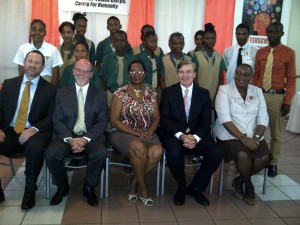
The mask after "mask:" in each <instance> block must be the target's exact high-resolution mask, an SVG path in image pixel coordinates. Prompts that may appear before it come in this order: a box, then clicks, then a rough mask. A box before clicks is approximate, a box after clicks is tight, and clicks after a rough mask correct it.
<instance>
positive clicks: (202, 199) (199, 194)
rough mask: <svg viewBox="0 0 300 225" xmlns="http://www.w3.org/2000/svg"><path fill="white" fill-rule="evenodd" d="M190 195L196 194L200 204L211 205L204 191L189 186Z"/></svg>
mask: <svg viewBox="0 0 300 225" xmlns="http://www.w3.org/2000/svg"><path fill="white" fill-rule="evenodd" d="M187 192H188V195H190V196H194V197H195V199H196V201H197V202H198V203H199V204H200V205H204V206H208V205H210V202H209V200H208V199H207V198H206V197H205V195H204V194H203V193H202V192H196V191H195V190H194V189H192V188H188V191H187Z"/></svg>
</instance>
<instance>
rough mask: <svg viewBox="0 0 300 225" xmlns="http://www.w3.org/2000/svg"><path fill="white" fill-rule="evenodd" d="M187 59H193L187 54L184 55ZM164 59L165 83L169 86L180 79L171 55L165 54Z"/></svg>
mask: <svg viewBox="0 0 300 225" xmlns="http://www.w3.org/2000/svg"><path fill="white" fill-rule="evenodd" d="M184 57H185V59H187V60H191V58H190V57H189V56H187V55H185V56H184ZM162 61H163V65H164V68H165V74H164V75H165V76H164V77H165V85H166V87H169V86H171V85H173V84H176V83H178V79H177V69H176V68H175V67H174V65H173V63H172V61H171V58H170V56H169V55H165V56H164V57H163V58H162ZM180 61H181V60H179V61H178V62H180ZM177 64H178V63H177V62H176V67H177Z"/></svg>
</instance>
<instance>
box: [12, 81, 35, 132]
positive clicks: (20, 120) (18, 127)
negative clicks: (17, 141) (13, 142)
mask: <svg viewBox="0 0 300 225" xmlns="http://www.w3.org/2000/svg"><path fill="white" fill-rule="evenodd" d="M30 85H31V81H27V82H26V83H25V88H24V91H23V94H22V98H21V103H20V107H19V112H18V116H17V120H16V123H15V128H14V130H15V131H16V133H17V134H20V133H22V132H23V130H24V129H25V125H26V119H27V112H28V105H29V99H30Z"/></svg>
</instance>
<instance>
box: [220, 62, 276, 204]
mask: <svg viewBox="0 0 300 225" xmlns="http://www.w3.org/2000/svg"><path fill="white" fill-rule="evenodd" d="M252 73H253V69H252V67H251V66H250V65H248V64H241V65H240V66H238V67H237V69H236V71H235V78H234V81H232V82H231V83H230V84H226V85H222V86H220V87H219V91H218V94H217V97H216V105H215V106H216V112H217V114H218V119H217V121H216V125H215V129H214V133H215V136H216V137H217V140H218V142H219V143H220V145H221V146H222V148H223V150H224V160H225V162H229V161H231V160H233V159H234V161H235V163H236V167H237V169H238V171H239V173H240V175H239V176H238V177H236V178H235V179H234V180H233V186H234V187H235V196H236V197H237V198H239V199H244V200H245V202H246V203H247V204H249V205H254V204H255V194H254V187H253V184H252V182H251V176H252V175H254V174H256V173H258V172H259V171H260V170H262V169H263V168H264V167H265V166H266V165H267V164H268V162H269V159H270V156H269V147H268V145H267V143H266V141H265V140H264V137H263V135H264V132H265V130H266V127H267V125H268V123H269V116H268V113H267V107H266V102H265V99H264V96H263V93H262V90H261V89H260V88H258V87H255V86H253V85H250V84H249V83H250V81H251V77H252ZM243 184H245V189H244V188H243Z"/></svg>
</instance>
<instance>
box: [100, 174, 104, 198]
mask: <svg viewBox="0 0 300 225" xmlns="http://www.w3.org/2000/svg"><path fill="white" fill-rule="evenodd" d="M103 188H104V169H102V170H101V175H100V199H103Z"/></svg>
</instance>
